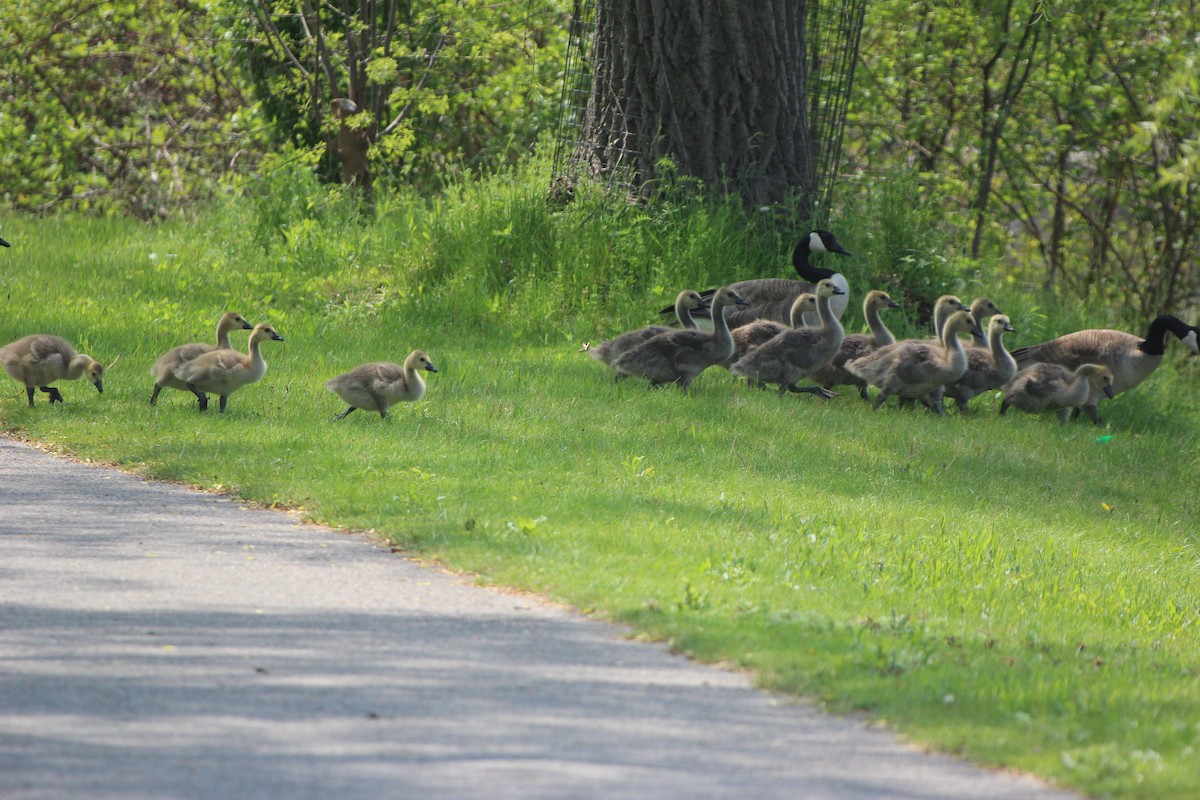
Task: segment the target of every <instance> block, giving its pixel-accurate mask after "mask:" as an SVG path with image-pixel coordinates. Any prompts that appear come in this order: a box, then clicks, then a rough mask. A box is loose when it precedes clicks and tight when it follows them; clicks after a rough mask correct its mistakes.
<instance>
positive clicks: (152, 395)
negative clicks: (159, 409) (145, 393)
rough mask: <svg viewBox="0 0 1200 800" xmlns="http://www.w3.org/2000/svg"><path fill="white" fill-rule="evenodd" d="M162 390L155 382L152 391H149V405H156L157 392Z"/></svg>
mask: <svg viewBox="0 0 1200 800" xmlns="http://www.w3.org/2000/svg"><path fill="white" fill-rule="evenodd" d="M161 391H162V387H161V386H159V385H158V384H157V383H156V384H154V391H153V392H151V393H150V405H152V406H153V405H158V393H159V392H161Z"/></svg>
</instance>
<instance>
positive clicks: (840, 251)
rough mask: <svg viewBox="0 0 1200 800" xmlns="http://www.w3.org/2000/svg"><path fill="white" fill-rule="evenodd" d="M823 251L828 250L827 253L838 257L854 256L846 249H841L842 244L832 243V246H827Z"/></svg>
mask: <svg viewBox="0 0 1200 800" xmlns="http://www.w3.org/2000/svg"><path fill="white" fill-rule="evenodd" d="M825 249H826V250H828V251H829V252H831V253H837V254H838V255H839V256H852V255H854V254H853V253H851V252H850V251H849V250H847V249H846V248H844V247H842V243H841V242H834V243H833V244H831V245H827V246H826V247H825Z"/></svg>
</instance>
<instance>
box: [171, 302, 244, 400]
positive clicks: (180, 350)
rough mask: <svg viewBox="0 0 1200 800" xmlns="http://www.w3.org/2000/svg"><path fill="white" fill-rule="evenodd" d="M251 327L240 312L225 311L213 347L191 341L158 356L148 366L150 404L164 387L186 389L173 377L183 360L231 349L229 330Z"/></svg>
mask: <svg viewBox="0 0 1200 800" xmlns="http://www.w3.org/2000/svg"><path fill="white" fill-rule="evenodd" d="M253 327H254V326H253V325H251V324H250V323H249V322H247V321H246V320H245V318H244V317H243V316H242V315H241V314H238V313H237V312H235V311H227V312H226V313H224V314H222V315H221V318H220V319H219V320H217V345H216V347H213V346H212V345H211V344H204V343H203V342H192V343H190V344H181V345H179V346H178V347H173V348H171V349H170V350H168V351H167V352H165V353H163V354H162V355H161V356H159V357H158V360H157V361H155V362H154V365H153V366H152V367H150V374H151V375H153V376H154V391H153V392H151V393H150V405H154V404H155V403H157V402H158V393H159V392H161V391H162V390H163V389H164V388H166V389H178V390H179V391H181V392H186V391H187V385H186V384H185V383H184V382H183V381H181V380H179V379H178V378H176V377H175V370H177V369H178V368H179V365H180V364H182V363H183V362H185V361H191V360H192V359H193V358H196V357H198V356H202V355H204V354H205V353H211V352H212V351H213V350H231V349H232V348H233V346H232V345H231V344H230V343H229V332H230V331H235V330H247V331H248V330H251V329H252V328H253Z"/></svg>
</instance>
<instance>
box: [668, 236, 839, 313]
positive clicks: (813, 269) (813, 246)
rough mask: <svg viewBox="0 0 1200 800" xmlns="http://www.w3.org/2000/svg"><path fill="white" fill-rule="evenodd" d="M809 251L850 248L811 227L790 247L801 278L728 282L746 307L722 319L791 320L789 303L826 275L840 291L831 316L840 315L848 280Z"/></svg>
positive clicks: (704, 293)
mask: <svg viewBox="0 0 1200 800" xmlns="http://www.w3.org/2000/svg"><path fill="white" fill-rule="evenodd" d="M813 253H837V254H838V255H843V256H848V255H850V251H849V250H847V249H846V248H844V247H842V244H841V242H839V241H838V240H837V237H836V236H834V235H833V234H832V233H830V232H829V231H825V230H814V231H811V232H810V233H809V234H808V235H807V236H805V237H804V238H803V239H801V240H800V241H799V242H798V243H797V244H796V247H795V249H794V250H793V251H792V267H793V268H794V269H795V270H796V274H797V275H799V276H800V277H801V278H803V280H791V279H788V278H757V279H753V280H748V281H739V282H738V283H734V284H731V285H730V286H729V288H730V289H733V290H734V291H735V292H737V293H738V294H739V295H741V296H742V297H743V298H745V300H746V308H743V309H734V310H732V311H730V312H729V314H728V315H727V319H726V322H728V323H729V327H730V328H740V327H741V326H742V325H746V324H747V323H750V322H753V321H754V320H756V319H769V320H774V321H775V322H778V323H780V324H783V325H787V324H788V323H789V322H790V321H791V311H792V303H794V302H795V300H796V298H797V297H798V296H799V295H801V294H803V293H804V292H813V293H815V292H816V290H817V287H816V284H817V282H818V281H821V280H824V279H826V278H828V279H830V280H832V281H833V282H834V284H836V285H837V287H838V288H839V289H841V290H842V292H843V294H841V295H838V296H837V297H835V298H834V301H833V303H832V305H831V306H830V307H831V308H832V309H833V313H834V316H836V317H837V318H838V319H841V318H842V314H843V313H845V311H846V305H847V303H848V302H849V298H850V284H849V282H848V281H847V280H846V276H845V275H842V274H841V273H840V272H835V271H833V270H831V269H825V268H823V267H818V266H815V265H813V264H812V262H811V261H810V260H809V258H810V256H812V254H813ZM701 294H702V295H704V296H706V297H707V296H708V295H710V294H712V290H711V289H710V290H708V291H706V292H701ZM669 312H670V309H664V310H663V313H669ZM696 316H697V317H703V316H704V314H703V312H701V313H698V314H697V315H696ZM804 324H805V325H809V326H813V327H815V326H817V325H820V324H821V323H820V320H819V319H818V317H817V315H816V314H815V313H812V314H809V315H807V316H806V317H805V320H804Z"/></svg>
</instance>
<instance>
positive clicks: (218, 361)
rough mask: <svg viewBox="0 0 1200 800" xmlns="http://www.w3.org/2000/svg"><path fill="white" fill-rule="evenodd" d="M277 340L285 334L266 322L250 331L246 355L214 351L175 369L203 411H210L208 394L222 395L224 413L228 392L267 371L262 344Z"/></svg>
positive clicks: (253, 381)
mask: <svg viewBox="0 0 1200 800" xmlns="http://www.w3.org/2000/svg"><path fill="white" fill-rule="evenodd" d="M267 339H274V340H275V341H277V342H282V341H283V337H282V336H280V335H279V334H278V333H276V331H275V329H274V328H272V327H271V326H270V325H269V324H268V323H266V322H260V323H259V324H257V325H255V326H254V330H253V331H252V332H251V333H250V347H249V350H248V352H247V354H246V355H242V354H241V353H239V352H237V351H235V350H213V351H212V352H211V353H205V354H204V355H202V356H197V357H196V358H193V359H192V360H191V361H185V362H183V363H182V364H180V365H179V367H178V368H177V369H176V370H175V377H176V378H177V379H178V380H181V381H183V383H184V385H185V386H187V388H188V390H189V391H190V392H191V393H192V394H194V395H196V399H197V400H199V401H200V410H201V411H207V410H208V394H206V393H207V392H211V393H212V394H215V395H217V396H219V397H220V398H221V407H220V411H221V413H222V414H224V413H225V406H226V405H227V404H228V403H229V395H231V394H233V393H234V392H236V391H237V390H238V389H240V388H242V387H243V386H246V385H248V384H251V383H255V382H256V381H260V380H262V377H263V375H266V374H267V362H266V361H265V360H264V359H263V356H262V351H261V350H260V349H259V345H260V344H261V343H262V342H263V341H265V340H267Z"/></svg>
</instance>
